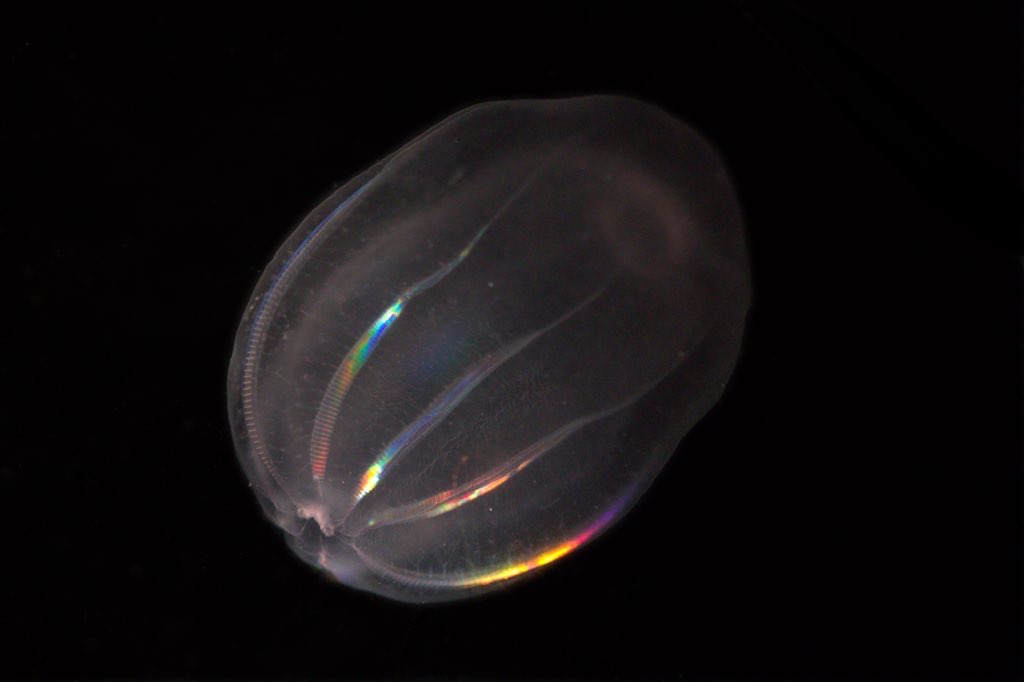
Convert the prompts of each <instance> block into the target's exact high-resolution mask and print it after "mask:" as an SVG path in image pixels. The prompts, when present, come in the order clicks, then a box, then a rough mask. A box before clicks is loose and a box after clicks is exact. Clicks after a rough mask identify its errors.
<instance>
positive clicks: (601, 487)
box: [228, 97, 749, 601]
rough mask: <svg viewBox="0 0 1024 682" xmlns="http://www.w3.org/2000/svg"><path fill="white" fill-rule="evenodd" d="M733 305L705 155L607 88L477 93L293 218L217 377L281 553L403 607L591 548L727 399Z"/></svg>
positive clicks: (719, 174) (729, 238) (693, 137)
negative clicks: (546, 97) (225, 377)
mask: <svg viewBox="0 0 1024 682" xmlns="http://www.w3.org/2000/svg"><path fill="white" fill-rule="evenodd" d="M748 300H749V279H748V274H747V263H746V254H745V249H744V245H743V234H742V227H741V221H740V213H739V209H738V205H737V201H736V198H735V195H734V193H733V190H732V188H731V185H730V182H729V180H728V177H727V175H726V172H725V169H724V167H723V165H722V163H721V161H720V159H719V157H718V155H717V154H716V153H715V151H714V150H713V149H712V148H711V147H710V146H709V145H708V143H707V142H706V141H704V140H703V139H702V138H701V137H700V136H699V135H698V134H697V133H696V132H694V131H693V130H692V129H690V128H689V127H687V126H686V125H685V124H683V123H681V122H680V121H678V120H675V119H673V118H671V117H670V116H668V115H667V114H665V113H664V112H662V111H661V110H659V109H657V108H655V107H653V106H650V105H647V104H644V103H641V102H637V101H635V100H631V99H627V98H621V97H584V98H577V99H568V100H553V101H513V102H497V103H491V104H483V105H479V106H476V107H472V108H470V109H467V110H465V111H462V112H460V113H458V114H455V115H454V116H452V117H450V118H448V119H447V120H445V121H443V122H442V123H440V124H438V125H437V126H435V127H434V128H432V129H430V130H429V131H428V132H426V133H424V134H423V135H421V136H420V137H418V138H417V139H415V140H413V141H412V142H410V143H409V144H407V145H406V146H404V147H402V148H401V149H400V150H398V151H397V152H395V153H394V154H392V155H390V156H389V157H387V158H386V159H384V160H383V161H381V162H380V163H378V164H376V165H374V166H373V167H372V168H370V169H369V170H367V171H365V172H364V173H362V174H361V175H359V176H358V177H357V178H355V179H354V180H352V181H350V182H349V183H348V184H346V185H345V186H344V187H342V188H341V189H340V190H338V191H337V192H335V193H334V194H333V195H332V196H331V197H330V198H329V199H327V200H326V201H325V202H323V203H322V204H321V205H320V206H318V207H317V208H316V209H314V210H313V212H312V213H311V214H310V215H309V216H308V217H307V218H306V219H305V220H304V221H303V222H302V224H301V225H300V226H299V228H298V229H297V230H296V231H295V233H294V234H293V235H292V236H291V237H290V238H289V239H288V241H287V242H286V243H285V244H284V246H283V247H282V248H281V249H280V251H279V252H278V253H277V255H276V256H275V258H274V260H273V262H272V263H271V264H270V266H269V267H268V268H267V270H266V272H265V274H264V276H263V277H262V278H261V280H260V282H259V284H258V285H257V287H256V291H255V293H254V295H253V298H252V301H251V302H250V304H249V306H248V308H247V309H246V312H245V316H244V318H243V320H242V324H241V327H240V328H239V331H238V336H237V339H236V342H235V350H234V354H233V356H232V361H231V369H230V375H229V385H228V388H229V411H230V417H231V423H232V428H233V432H234V437H235V443H236V447H237V450H238V455H239V458H240V460H241V462H242V466H243V468H244V470H245V472H246V474H247V475H248V477H249V479H250V480H251V482H252V483H253V487H254V489H255V491H256V493H257V495H258V496H259V499H260V501H261V503H262V504H263V507H264V509H265V510H266V512H267V514H268V515H269V516H270V517H271V518H272V519H273V520H274V522H275V523H277V524H278V525H279V526H280V527H281V528H283V529H284V530H285V531H286V532H287V533H288V537H289V539H290V543H291V546H292V548H293V549H294V550H295V551H296V552H297V553H298V554H299V555H300V556H301V557H303V558H304V559H305V560H307V561H309V562H310V563H312V564H314V565H317V566H321V567H323V568H324V569H326V570H327V571H329V572H330V573H332V574H333V575H335V576H336V577H337V578H338V579H339V580H341V581H342V582H344V583H346V584H349V585H352V586H354V587H357V588H361V589H365V590H370V591H372V592H376V593H379V594H382V595H386V596H388V597H392V598H396V599H401V600H405V601H436V600H446V599H455V598H459V597H464V596H467V595H471V594H476V593H478V592H480V591H482V590H484V589H493V588H495V587H497V586H502V585H507V584H509V583H510V581H512V579H514V578H517V577H520V576H523V575H525V574H528V573H530V572H531V571H533V570H534V569H537V568H539V567H541V566H544V565H546V564H550V563H551V562H553V561H555V560H556V559H559V558H561V557H563V556H565V555H566V554H568V553H570V552H571V551H573V550H574V549H576V548H577V547H579V546H581V545H583V544H584V543H586V542H588V541H589V540H591V539H593V538H594V537H596V536H597V535H598V534H599V533H600V532H601V531H603V530H604V529H605V528H607V527H608V526H609V525H610V524H612V523H614V522H615V521H616V519H618V518H619V517H621V515H622V514H623V513H624V512H625V511H626V510H627V509H628V508H629V507H630V506H631V505H632V504H633V503H634V502H635V501H636V500H637V498H638V497H639V496H640V495H641V494H642V493H643V492H644V490H645V489H646V488H647V486H648V485H649V484H650V482H651V480H652V479H653V478H654V476H655V475H656V474H657V473H658V471H659V470H660V469H661V468H662V466H663V465H664V463H665V461H666V459H667V458H668V457H669V456H670V455H671V453H672V452H673V450H675V448H676V446H677V445H678V444H679V442H680V441H681V440H682V438H683V436H684V435H685V434H686V432H687V431H688V430H689V429H690V428H691V427H692V426H693V424H694V423H696V421H697V420H698V419H700V418H701V417H702V416H703V415H704V414H705V413H706V412H707V410H708V409H710V407H711V406H712V404H713V403H714V402H715V401H716V400H717V399H718V397H719V396H720V394H721V392H722V390H723V387H724V386H725V383H726V381H727V380H728V377H729V374H730V373H731V371H732V368H733V366H734V365H735V362H736V357H737V354H738V352H739V346H740V339H741V336H742V330H743V322H744V318H745V315H746V310H747V306H748Z"/></svg>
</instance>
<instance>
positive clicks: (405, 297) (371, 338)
mask: <svg viewBox="0 0 1024 682" xmlns="http://www.w3.org/2000/svg"><path fill="white" fill-rule="evenodd" d="M490 225H491V223H488V224H487V225H484V227H483V228H481V229H480V231H479V232H477V233H476V236H474V237H473V239H472V241H470V242H469V244H467V245H466V246H465V247H464V248H463V249H462V250H461V251H460V252H459V254H458V256H456V257H455V258H454V259H452V260H450V261H449V262H447V263H445V264H444V265H443V266H441V267H440V268H438V269H437V270H435V271H434V272H433V273H431V274H430V275H428V276H427V277H425V278H423V279H422V280H420V281H419V282H417V283H416V284H414V285H412V286H411V287H409V288H408V289H406V290H405V291H403V292H402V294H401V295H400V296H399V297H398V298H397V299H395V301H394V302H393V303H392V304H391V305H390V306H388V307H387V309H385V310H384V312H383V313H381V314H380V316H379V317H378V318H377V319H376V320H375V321H374V323H373V324H371V325H370V327H369V328H368V329H367V330H366V331H365V332H363V335H362V336H360V337H359V340H358V341H356V344H355V345H354V346H353V347H352V348H351V349H350V350H349V352H348V353H346V354H345V357H344V359H342V361H341V364H340V365H339V366H338V369H337V370H336V371H335V372H334V376H333V377H331V382H330V384H329V386H328V388H327V391H325V393H324V397H323V400H322V401H321V403H320V409H319V410H318V411H317V415H316V421H315V422H314V424H313V434H312V436H311V438H310V457H309V459H310V468H311V469H312V471H313V479H314V480H317V481H322V480H323V478H324V474H325V473H326V472H327V456H328V452H329V450H330V446H331V437H332V436H333V435H334V427H335V424H336V423H337V420H338V413H339V412H340V411H341V403H342V401H343V400H344V399H345V396H346V395H347V394H348V390H349V388H351V386H352V382H353V381H355V378H356V375H358V374H359V370H361V369H362V368H363V365H365V364H366V362H367V360H369V359H370V356H371V355H372V354H373V351H374V350H375V349H376V348H377V345H378V344H379V343H380V342H381V340H382V339H383V338H384V335H385V334H386V333H387V331H388V329H390V328H391V325H392V324H394V322H395V320H397V319H398V316H399V315H401V314H402V310H403V309H404V308H405V306H406V304H407V303H408V302H409V301H411V300H412V299H414V298H415V297H416V296H419V295H420V294H422V293H423V292H424V291H426V290H427V289H429V288H431V287H432V286H434V285H435V284H437V283H438V282H440V281H441V280H442V279H444V278H445V277H447V276H448V274H449V273H450V272H451V271H452V270H454V269H455V268H457V267H458V266H459V264H460V263H462V261H464V260H465V259H466V258H467V257H469V254H470V253H472V251H473V247H474V246H475V245H476V243H477V242H478V241H479V240H480V238H481V237H482V236H484V232H486V231H487V228H488V227H490Z"/></svg>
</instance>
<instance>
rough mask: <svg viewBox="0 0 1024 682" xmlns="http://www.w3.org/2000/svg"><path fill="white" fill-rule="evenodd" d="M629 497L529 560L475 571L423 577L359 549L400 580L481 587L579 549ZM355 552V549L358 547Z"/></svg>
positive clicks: (366, 558)
mask: <svg viewBox="0 0 1024 682" xmlns="http://www.w3.org/2000/svg"><path fill="white" fill-rule="evenodd" d="M628 499H629V497H628V496H625V495H624V496H622V497H620V498H619V499H618V500H617V501H616V502H615V503H614V504H612V505H611V506H610V507H609V508H608V509H606V510H605V512H604V513H603V514H601V516H599V517H598V518H597V519H596V520H594V521H593V522H592V523H591V524H590V525H588V526H587V527H586V528H584V529H583V530H582V531H580V532H579V533H577V534H576V535H575V536H573V537H572V538H570V539H569V540H566V541H565V542H561V543H559V544H557V545H555V546H553V547H549V548H546V549H543V550H540V551H538V552H536V553H534V554H532V556H530V558H528V559H522V558H520V559H516V560H510V561H507V562H505V563H503V564H500V565H498V566H494V567H491V568H484V569H480V570H476V571H470V572H468V573H462V574H457V575H439V576H431V577H424V576H422V575H419V574H413V573H411V572H409V571H406V570H403V569H400V568H397V567H395V566H391V565H389V564H386V563H384V562H382V561H379V560H377V559H374V558H373V557H371V556H369V555H368V554H366V553H364V552H358V553H359V555H360V556H361V557H362V558H363V560H364V561H366V563H367V564H368V565H370V566H372V567H373V568H374V569H375V570H377V571H380V572H381V573H384V574H387V575H390V576H392V577H393V578H395V579H396V580H399V581H401V582H406V583H409V584H413V585H418V586H422V587H428V588H449V587H482V586H484V585H490V584H492V583H496V582H501V581H503V580H510V579H512V578H515V577H517V576H520V575H523V574H524V573H528V572H530V571H533V570H535V569H538V568H540V567H542V566H545V565H547V564H550V563H551V562H553V561H556V560H557V559H561V558H562V557H564V556H565V555H566V554H569V553H570V552H572V551H573V550H575V549H578V548H579V547H581V546H582V545H584V544H585V543H586V542H588V541H589V540H591V539H593V538H594V536H596V535H597V534H598V533H600V532H601V531H602V530H604V529H605V528H607V527H608V525H609V524H611V522H612V521H614V520H615V519H616V517H617V516H618V515H619V514H620V513H621V512H622V511H623V510H624V508H625V506H626V501H627V500H628ZM357 551H358V550H357Z"/></svg>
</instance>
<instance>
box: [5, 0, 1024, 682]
mask: <svg viewBox="0 0 1024 682" xmlns="http://www.w3.org/2000/svg"><path fill="white" fill-rule="evenodd" d="M938 4H941V3H913V4H902V5H894V4H893V3H888V2H878V3H873V4H865V3H854V2H838V3H827V4H826V3H810V2H808V3H803V2H800V3H795V4H781V5H780V4H775V3H749V4H739V5H735V4H732V3H686V4H681V5H680V6H679V7H677V8H675V9H674V10H673V11H672V12H671V13H668V12H667V11H666V10H664V9H662V8H661V6H659V5H639V4H637V3H616V4H615V5H608V6H604V7H601V6H592V5H590V4H581V5H565V6H559V7H553V6H550V5H538V6H524V5H521V4H519V3H510V4H504V5H497V4H495V5H491V4H488V3H480V4H478V5H477V6H476V7H475V8H472V9H470V8H466V9H458V8H433V7H430V8H428V7H420V8H418V9H413V8H410V7H403V6H401V5H378V6H375V8H374V9H367V8H364V7H355V6H348V5H345V4H343V3H335V4H333V5H331V6H330V8H329V9H325V8H319V9H317V8H311V7H308V6H307V7H300V8H297V9H296V8H292V7H287V8H286V7H285V6H284V5H283V4H282V5H280V6H278V7H277V8H275V9H266V10H258V9H254V7H253V6H252V5H250V4H239V5H236V6H233V7H232V6H223V7H221V8H220V9H217V10H216V11H213V10H210V9H209V8H204V9H195V10H192V11H187V10H183V9H181V8H179V7H178V6H177V5H175V4H168V5H163V6H157V5H150V4H148V3H146V4H145V7H146V9H139V8H134V9H128V8H125V9H118V10H114V9H97V8H96V7H93V6H87V5H84V4H83V5H81V6H77V7H76V6H60V5H50V4H48V5H45V6H43V5H42V4H41V5H40V9H39V10H38V11H37V12H36V13H31V14H30V13H20V14H19V13H15V14H14V15H12V16H9V17H8V18H7V20H6V21H5V23H6V24H7V29H5V30H6V39H5V40H6V41H7V47H6V49H5V54H4V59H5V66H6V70H8V73H9V79H8V80H7V87H6V88H5V90H6V93H5V94H6V95H7V96H6V97H5V99H6V104H5V106H4V109H5V110H6V112H7V114H8V116H5V118H6V123H4V125H3V133H4V136H5V138H6V139H7V143H6V145H5V147H6V149H7V153H5V157H6V160H7V164H6V165H7V166H8V167H9V169H10V170H13V172H14V174H15V176H16V178H15V179H14V180H13V182H12V181H11V180H10V179H9V180H8V182H7V183H6V184H5V187H4V202H3V203H4V204H5V208H4V211H5V213H7V219H6V220H4V225H3V228H2V229H3V235H4V241H3V244H4V247H3V248H4V256H5V258H4V260H5V267H4V271H5V272H6V274H7V275H9V276H12V277H13V280H14V282H13V284H14V286H13V288H12V289H10V290H11V291H13V300H11V299H8V302H9V305H11V306H12V307H13V315H10V314H9V315H7V316H5V319H6V320H7V321H6V322H5V323H4V337H5V345H6V346H7V352H5V353H4V354H3V356H2V372H3V378H4V381H3V385H4V387H5V389H6V391H5V393H6V398H7V401H6V402H7V404H8V407H7V408H6V409H5V412H6V414H5V416H4V426H5V429H4V430H5V431H6V432H7V433H8V434H9V435H10V436H12V438H9V439H8V441H7V442H8V446H7V447H4V448H3V455H2V460H0V461H2V464H0V505H3V507H2V510H3V512H4V515H3V521H4V533H3V541H4V544H3V547H4V549H3V564H2V565H3V568H2V573H0V576H2V578H3V580H2V581H0V585H2V586H0V595H2V597H0V598H2V603H0V627H2V628H3V629H4V630H6V632H5V633H3V635H2V636H0V673H2V674H5V675H10V676H18V677H21V676H31V675H42V676H61V675H75V676H86V677H89V676H100V675H102V676H140V675H141V676H163V675H172V676H215V677H253V676H257V677H276V676H293V677H295V676H298V677H307V676H332V677H377V676H395V675H410V676H416V677H436V676H453V675H456V676H462V675H469V676H486V677H507V676H516V677H519V676H526V677H536V676H541V677H676V676H682V677H702V678H703V677H739V676H742V677H785V678H797V677H803V678H808V677H814V678H820V677H826V678H842V677H846V678H863V677H872V678H877V677H883V678H893V677H898V678H904V677H919V678H956V677H962V678H975V679H976V678H1006V677H1016V676H1018V675H1019V674H1020V672H1021V648H1020V646H1021V636H1022V633H1021V589H1020V588H1021V575H1022V573H1021V568H1022V567H1021V542H1020V540H1021V519H1022V516H1021V509H1022V508H1021V495H1020V488H1021V485H1020V483H1021V465H1020V452H1021V440H1020V416H1021V401H1020V397H1021V392H1020V379H1021V364H1020V357H1019V354H1020V348H1021V337H1020V330H1019V322H1020V314H1021V305H1020V259H1019V256H1018V255H1015V253H1019V245H1020V237H1019V230H1020V225H1021V214H1020V173H1019V171H1020V163H1021V155H1020V149H1021V138H1020V130H1019V128H1018V125H1019V122H1020V117H1021V110H1020V100H1019V90H1020V84H1021V80H1020V71H1019V68H1020V43H1019V36H1018V31H1019V29H1020V16H1019V8H1018V7H1017V6H1016V5H1015V4H1011V3H998V2H997V3H971V4H969V5H964V4H959V5H955V6H952V7H951V8H950V9H948V10H947V9H942V8H939V7H936V5H938ZM5 11H6V10H5ZM595 92H606V93H621V94H629V95H633V96H636V97H639V98H642V99H646V100H649V101H652V102H654V103H657V104H659V105H661V106H662V107H664V108H665V109H667V110H668V111H670V112H672V113H673V114H674V115H676V116H678V117H680V118H682V119H684V120H686V121H688V122H690V123H691V124H693V125H694V126H696V127H697V128H699V129H700V130H702V131H703V132H704V133H705V134H706V135H707V136H708V137H709V138H710V139H712V140H713V141H714V142H715V144H716V145H717V146H718V147H719V148H720V150H721V152H722V154H723V155H724V157H725V158H726V160H727V163H728V165H729V167H730V168H731V170H732V173H733V175H734V179H735V182H736V185H737V188H738V192H739V194H740V196H741V198H742V202H743V208H744V212H745V215H746V218H747V225H748V235H749V244H750V249H751V262H752V268H753V277H754V306H753V309H752V311H751V314H750V318H749V324H748V333H747V337H746V343H745V349H744V355H743V357H742V359H741V362H740V365H739V367H738V368H737V371H736V374H735V375H734V379H733V381H732V383H731V385H730V387H729V389H728V391H727V393H726V395H725V397H724V398H723V400H722V401H721V403H720V404H719V405H718V407H717V408H716V409H715V410H714V411H713V412H712V413H711V414H710V415H709V416H708V417H707V418H706V419H705V420H704V421H703V422H701V424H700V425H699V426H698V427H697V428H696V429H695V430H694V431H692V432H691V433H690V435H689V436H688V437H687V438H686V440H685V441H684V443H683V445H682V446H681V448H680V450H679V452H678V453H677V455H676V456H675V457H674V459H673V460H672V461H671V463H670V464H669V466H668V467H667V469H666V470H665V471H664V473H663V475H662V476H661V477H660V478H659V479H658V481H657V482H656V484H655V485H654V487H653V488H652V489H651V490H650V492H649V493H648V494H647V496H646V497H645V498H644V499H643V500H642V501H641V503H640V504H639V505H638V506H637V507H636V508H635V510H634V511H633V512H632V513H631V514H630V515H629V516H628V517H627V518H626V519H625V520H624V521H623V522H622V523H620V524H619V525H618V526H616V527H615V528H614V529H613V530H611V531H610V532H608V533H607V534H606V535H605V536H603V537H602V538H601V539H600V540H599V541H598V542H596V543H594V544H593V545H592V546H589V547H587V548H585V549H583V550H581V551H579V552H577V553H576V554H574V555H572V556H570V557H568V558H566V559H565V560H563V561H561V562H559V564H558V565H556V566H554V567H552V568H551V569H550V570H547V571H545V572H544V574H543V575H542V576H539V577H536V578H534V579H532V580H529V581H525V582H522V583H520V584H519V585H517V586H515V587H513V588H512V589H509V590H507V591H504V592H499V593H496V594H494V595H493V596H489V597H486V598H482V599H479V600H475V601H469V602H464V603H458V604H453V605H446V606H434V607H427V608H423V607H418V608H417V607H409V606H403V605H399V604H395V603H391V602H387V601H384V600H381V599H378V598H374V597H371V596H367V595H363V594H359V593H355V592H353V591H351V590H349V589H347V588H344V587H341V586H338V585H335V584H332V583H330V582H329V581H328V580H326V579H325V578H323V577H321V576H320V575H318V574H316V573H315V572H314V571H313V570H311V569H309V568H307V567H306V566H305V565H303V564H302V563H300V562H299V561H298V560H297V559H295V558H293V557H292V556H291V555H290V553H289V551H288V549H287V548H286V546H285V544H284V542H283V539H282V538H281V536H280V533H279V532H278V531H277V530H276V529H275V528H274V527H272V526H271V525H270V524H269V523H266V522H265V521H264V520H263V519H262V518H261V515H260V512H259V510H258V507H257V504H256V502H255V500H254V499H253V498H252V496H251V494H250V492H249V490H248V488H247V487H246V482H245V480H244V478H243V476H242V474H241V472H240V469H239V467H238V465H237V463H236V460H235V458H234V454H233V449H232V444H231V439H230V434H229V432H228V428H227V423H226V408H225V405H226V400H227V398H226V394H225V391H226V389H225V377H226V372H227V363H228V359H229V355H230V352H231V344H232V340H233V334H234V330H235V327H236V325H237V323H238V320H239V318H240V316H241V312H242V309H243V307H244V305H245V303H246V301H247V299H248V296H249V294H250V292H251V289H252V287H253V286H254V284H255V282H256V279H257V277H258V276H259V274H260V271H261V268H262V267H263V266H264V265H265V264H266V263H267V262H268V261H269V260H270V258H271V256H272V254H273V253H274V251H275V249H276V247H277V246H278V244H279V243H280V242H281V241H282V240H283V239H284V237H285V236H286V235H287V234H288V233H289V231H290V229H291V227H292V226H293V225H294V224H295V223H296V222H297V221H298V220H299V219H300V218H301V217H302V216H303V215H305V213H306V212H307V211H308V210H309V209H310V208H311V207H312V206H313V204H314V203H315V202H316V201H317V200H318V199H319V198H320V197H322V196H323V195H324V194H325V193H326V192H328V191H329V190H330V189H331V188H332V187H335V186H337V185H338V184H339V183H341V182H343V181H345V180H346V179H347V178H348V177H350V176H351V175H354V174H355V173H357V172H358V171H360V170H362V169H363V168H365V167H367V166H368V165H370V164H371V163H372V162H373V161H375V160H376V159H377V158H379V157H381V156H383V155H384V154H385V153H387V152H389V151H391V150H393V149H394V148H396V147H397V146H399V145H400V144H402V143H403V142H404V141H406V140H407V139H409V138H410V137H412V136H413V135H415V134H416V133H417V132H419V131H420V130H421V129H423V128H425V127H426V126H428V125H430V124H431V123H433V122H435V121H436V120H438V119H440V118H442V117H443V116H445V115H447V114H449V113H452V112H453V111H455V110H457V109H460V108H462V107H463V106H466V105H469V104H472V103H475V102H478V101H484V100H489V99H497V98H512V97H552V96H567V95H574V94H588V93H595ZM10 312H11V310H10V309H9V310H8V313H10Z"/></svg>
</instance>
